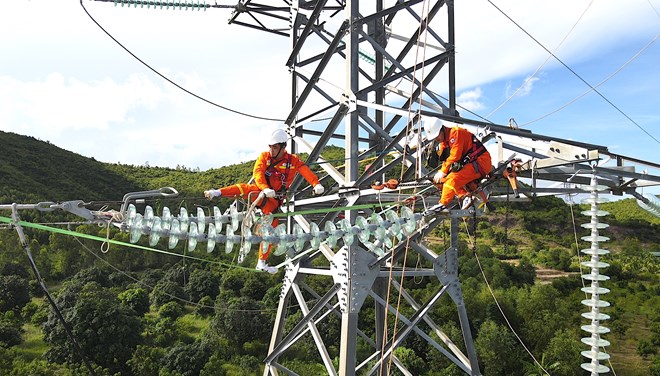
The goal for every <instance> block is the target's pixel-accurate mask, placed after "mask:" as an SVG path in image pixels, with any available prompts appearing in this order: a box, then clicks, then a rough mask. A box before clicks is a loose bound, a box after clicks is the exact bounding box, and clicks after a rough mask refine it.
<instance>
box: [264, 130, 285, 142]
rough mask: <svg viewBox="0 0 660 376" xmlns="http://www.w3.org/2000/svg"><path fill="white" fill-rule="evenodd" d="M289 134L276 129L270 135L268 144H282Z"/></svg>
mask: <svg viewBox="0 0 660 376" xmlns="http://www.w3.org/2000/svg"><path fill="white" fill-rule="evenodd" d="M288 139H289V136H288V135H287V134H286V132H284V131H283V130H282V129H276V130H275V131H274V132H273V134H271V135H270V141H268V145H275V144H282V143H285V142H287V140H288Z"/></svg>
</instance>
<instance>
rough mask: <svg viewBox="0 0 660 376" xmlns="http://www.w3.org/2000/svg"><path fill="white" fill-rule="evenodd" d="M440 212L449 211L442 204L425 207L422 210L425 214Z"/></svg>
mask: <svg viewBox="0 0 660 376" xmlns="http://www.w3.org/2000/svg"><path fill="white" fill-rule="evenodd" d="M440 213H449V209H447V207H446V206H444V205H442V204H437V205H433V206H431V207H430V208H428V209H426V211H425V212H424V215H425V216H429V215H434V214H440Z"/></svg>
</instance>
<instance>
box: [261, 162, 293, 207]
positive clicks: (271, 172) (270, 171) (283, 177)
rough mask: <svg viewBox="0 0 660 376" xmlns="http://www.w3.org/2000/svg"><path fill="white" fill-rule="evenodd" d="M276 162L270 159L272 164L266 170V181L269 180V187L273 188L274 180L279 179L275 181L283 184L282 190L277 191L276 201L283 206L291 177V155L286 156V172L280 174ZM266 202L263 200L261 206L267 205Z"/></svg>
mask: <svg viewBox="0 0 660 376" xmlns="http://www.w3.org/2000/svg"><path fill="white" fill-rule="evenodd" d="M276 164H277V163H276V161H275V160H274V159H273V158H272V157H271V158H270V164H269V165H268V167H267V168H266V171H265V175H266V180H268V185H269V186H270V187H271V188H272V187H273V186H274V185H273V180H272V179H277V180H275V181H278V180H279V182H280V183H281V185H280V189H279V190H278V191H277V195H276V196H275V197H276V199H277V200H278V201H279V204H280V205H282V203H283V202H284V198H285V197H286V190H287V187H286V182H287V177H288V175H289V169H290V168H291V154H288V155H287V156H286V169H285V170H284V172H283V173H282V172H280V171H278V170H277V169H276V168H275V165H276ZM265 203H266V200H263V201H262V203H261V206H263V205H265Z"/></svg>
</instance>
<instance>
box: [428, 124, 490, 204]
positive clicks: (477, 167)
mask: <svg viewBox="0 0 660 376" xmlns="http://www.w3.org/2000/svg"><path fill="white" fill-rule="evenodd" d="M424 128H425V131H426V136H427V140H434V141H436V142H438V143H439V144H440V146H439V147H438V153H440V152H441V151H445V150H449V154H448V155H446V153H445V155H443V156H442V157H441V158H440V159H444V160H443V161H442V166H441V167H440V169H439V170H438V172H437V173H436V174H435V176H434V177H433V182H434V183H436V184H437V185H438V186H440V185H442V195H441V197H440V203H439V207H438V208H435V209H433V210H435V211H439V210H443V209H445V208H447V207H448V206H449V204H450V202H451V200H452V199H453V198H454V197H456V196H458V198H459V200H460V202H461V208H463V209H466V208H467V207H469V206H470V205H471V204H472V200H471V197H470V195H469V194H468V191H467V190H466V189H465V185H466V184H468V183H470V182H472V181H474V180H477V179H481V178H483V177H485V176H486V175H487V174H489V173H490V172H491V170H492V169H493V166H492V162H491V157H490V153H488V150H486V148H485V147H484V146H483V145H482V144H481V142H480V141H479V140H478V139H477V138H476V137H475V136H474V135H473V134H472V133H471V132H470V131H468V130H466V129H463V128H461V127H459V126H458V125H456V124H455V123H451V122H444V123H443V122H442V121H441V120H440V119H431V120H430V121H427V122H425V124H424Z"/></svg>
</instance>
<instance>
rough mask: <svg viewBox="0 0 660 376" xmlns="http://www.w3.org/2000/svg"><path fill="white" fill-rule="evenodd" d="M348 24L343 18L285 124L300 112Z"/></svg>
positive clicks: (289, 123)
mask: <svg viewBox="0 0 660 376" xmlns="http://www.w3.org/2000/svg"><path fill="white" fill-rule="evenodd" d="M348 25H349V23H348V20H344V22H343V23H342V24H341V26H340V27H339V30H337V35H335V38H334V39H333V40H332V43H330V46H328V49H327V50H326V52H325V53H324V54H323V58H321V61H320V62H319V65H318V66H317V67H316V69H315V70H314V73H313V74H312V77H310V79H309V82H308V83H307V85H306V86H305V88H304V89H303V91H302V93H300V97H299V98H298V100H297V101H296V103H295V104H294V105H293V108H292V109H291V112H290V113H289V116H287V118H286V121H285V123H286V124H287V125H291V124H293V120H294V119H295V118H296V115H298V112H300V109H301V108H302V106H303V104H304V103H305V101H306V100H307V97H308V96H309V94H310V93H311V92H312V89H314V86H315V85H316V82H317V81H318V79H319V77H321V73H323V70H324V69H325V67H326V66H327V65H328V63H329V62H330V59H331V58H332V56H333V55H334V53H335V50H336V49H337V46H339V43H340V42H341V39H342V38H343V37H344V34H345V33H346V30H347V29H348Z"/></svg>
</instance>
